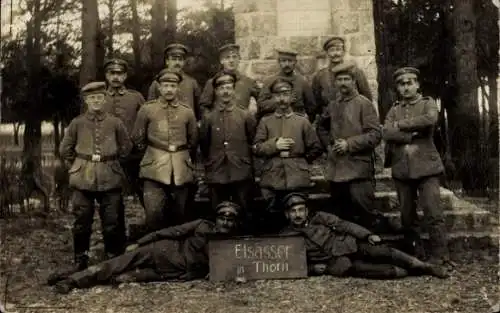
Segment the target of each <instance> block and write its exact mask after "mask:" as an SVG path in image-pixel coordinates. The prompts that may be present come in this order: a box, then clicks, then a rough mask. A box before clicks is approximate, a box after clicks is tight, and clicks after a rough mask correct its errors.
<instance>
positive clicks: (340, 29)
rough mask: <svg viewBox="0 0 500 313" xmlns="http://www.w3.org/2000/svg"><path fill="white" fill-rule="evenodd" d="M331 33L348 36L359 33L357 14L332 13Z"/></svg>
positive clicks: (346, 12)
mask: <svg viewBox="0 0 500 313" xmlns="http://www.w3.org/2000/svg"><path fill="white" fill-rule="evenodd" d="M331 32H332V33H334V34H339V35H348V34H353V33H357V32H359V14H357V12H349V11H337V12H333V13H332V19H331Z"/></svg>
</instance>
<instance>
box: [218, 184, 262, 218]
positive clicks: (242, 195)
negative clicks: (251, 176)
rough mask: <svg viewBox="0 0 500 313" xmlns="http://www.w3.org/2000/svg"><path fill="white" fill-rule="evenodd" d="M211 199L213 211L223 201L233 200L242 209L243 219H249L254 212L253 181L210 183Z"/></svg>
mask: <svg viewBox="0 0 500 313" xmlns="http://www.w3.org/2000/svg"><path fill="white" fill-rule="evenodd" d="M209 186H210V200H211V204H212V209H213V212H215V208H216V207H217V205H218V204H219V203H221V202H222V201H232V202H234V203H236V204H238V205H239V206H241V209H242V211H243V212H242V217H243V221H248V219H249V218H250V217H251V214H252V212H250V209H251V207H252V205H251V203H252V202H253V201H252V200H253V199H252V181H249V180H244V181H239V182H234V183H230V184H210V185H209Z"/></svg>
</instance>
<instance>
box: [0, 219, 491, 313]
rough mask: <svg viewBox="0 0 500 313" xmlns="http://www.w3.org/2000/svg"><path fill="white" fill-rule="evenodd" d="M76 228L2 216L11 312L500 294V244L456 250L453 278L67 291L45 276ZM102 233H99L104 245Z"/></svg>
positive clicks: (266, 312)
mask: <svg viewBox="0 0 500 313" xmlns="http://www.w3.org/2000/svg"><path fill="white" fill-rule="evenodd" d="M136 218H138V216H134V215H133V214H130V213H129V219H131V220H134V219H136ZM97 228H99V227H97ZM70 229H71V217H70V216H69V215H66V214H54V215H51V216H49V217H46V218H40V217H17V218H12V219H8V220H0V230H1V234H2V237H1V245H0V249H2V250H0V264H1V267H0V271H1V275H0V303H4V304H5V303H7V304H6V309H7V311H8V312H47V313H48V312H107V313H109V312H120V313H128V312H179V313H181V312H189V313H190V312H196V313H198V312H207V313H216V312H224V313H233V312H234V313H237V312H263V313H274V312H276V313H278V312H286V313H292V312H297V313H299V312H300V313H309V312H311V313H313V312H332V313H364V312H369V313H387V312H390V313H392V312H398V313H399V312H401V313H427V312H429V313H430V312H432V313H437V312H442V313H483V312H484V313H486V312H490V307H491V304H492V303H497V302H498V301H499V279H498V277H499V276H498V274H499V267H498V258H497V257H498V252H497V251H479V252H477V251H476V252H471V251H469V252H464V253H463V254H460V255H455V261H457V262H458V267H457V269H456V271H455V272H454V274H453V275H452V277H451V278H449V279H447V280H439V279H435V278H432V277H411V278H407V279H403V280H394V281H373V280H363V279H354V278H345V279H339V278H332V277H314V278H309V279H305V280H295V281H291V280H288V281H286V280H283V281H254V282H248V283H245V284H236V283H225V284H222V283H218V284H215V283H210V282H208V281H193V282H186V283H157V284H148V285H144V284H142V285H139V284H126V285H121V286H119V287H118V288H112V287H108V286H101V287H95V288H92V289H89V290H77V291H73V292H72V293H70V294H69V295H64V296H61V295H57V294H55V293H53V292H52V290H51V289H50V288H49V287H48V286H46V285H44V284H45V280H46V278H47V276H48V275H49V273H51V272H52V271H53V270H55V269H60V268H62V267H64V266H67V265H68V264H70V262H71V255H72V247H71V237H70V234H71V233H70ZM97 240H98V236H93V241H94V246H97V247H99V245H96V241H97ZM97 250H99V248H97ZM94 252H95V253H94V256H95V258H96V257H97V255H98V254H99V253H98V251H94Z"/></svg>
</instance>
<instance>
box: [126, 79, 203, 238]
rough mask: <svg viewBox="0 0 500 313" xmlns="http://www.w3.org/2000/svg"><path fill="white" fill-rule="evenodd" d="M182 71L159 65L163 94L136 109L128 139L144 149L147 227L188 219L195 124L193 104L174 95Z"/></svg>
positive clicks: (142, 163)
mask: <svg viewBox="0 0 500 313" xmlns="http://www.w3.org/2000/svg"><path fill="white" fill-rule="evenodd" d="M181 81H182V75H181V74H178V73H175V72H170V71H169V70H163V71H162V72H160V75H159V76H158V83H159V88H160V92H161V96H160V97H159V98H158V99H156V100H153V101H150V102H147V103H146V104H145V105H143V106H142V107H141V109H140V110H139V113H138V114H137V120H136V122H135V126H134V132H133V135H132V140H133V141H134V144H135V145H136V146H137V148H138V149H139V150H146V151H145V153H144V157H143V158H142V161H141V164H140V167H141V169H140V174H139V176H140V177H141V178H143V179H144V209H145V210H146V226H147V228H148V229H149V231H154V230H158V229H160V228H163V227H165V226H171V225H179V224H182V223H185V222H187V221H188V214H187V212H186V204H187V201H188V197H189V186H190V185H189V184H190V183H192V182H193V181H194V173H193V169H194V165H193V161H192V160H193V159H194V158H195V155H196V145H197V141H198V139H197V138H198V129H197V125H196V118H195V116H194V113H193V110H192V109H191V108H190V107H189V105H187V104H185V103H184V102H181V101H180V100H178V97H177V95H178V92H179V83H180V82H181ZM165 204H166V205H167V206H168V211H164V207H165Z"/></svg>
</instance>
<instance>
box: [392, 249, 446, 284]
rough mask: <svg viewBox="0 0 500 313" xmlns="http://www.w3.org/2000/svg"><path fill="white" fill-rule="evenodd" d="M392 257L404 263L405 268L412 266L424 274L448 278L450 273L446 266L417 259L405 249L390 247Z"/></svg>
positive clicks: (397, 261)
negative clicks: (404, 250)
mask: <svg viewBox="0 0 500 313" xmlns="http://www.w3.org/2000/svg"><path fill="white" fill-rule="evenodd" d="M389 251H390V254H391V258H392V259H393V260H394V261H395V262H396V263H398V264H402V265H403V267H405V268H410V269H412V270H416V271H417V272H421V273H423V274H428V275H432V276H435V277H438V278H448V277H449V275H448V273H447V271H446V269H445V268H443V267H441V266H438V265H435V264H431V263H427V262H424V261H421V260H419V259H417V258H416V257H414V256H411V255H409V254H407V253H404V252H403V251H400V250H398V249H394V248H389Z"/></svg>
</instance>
